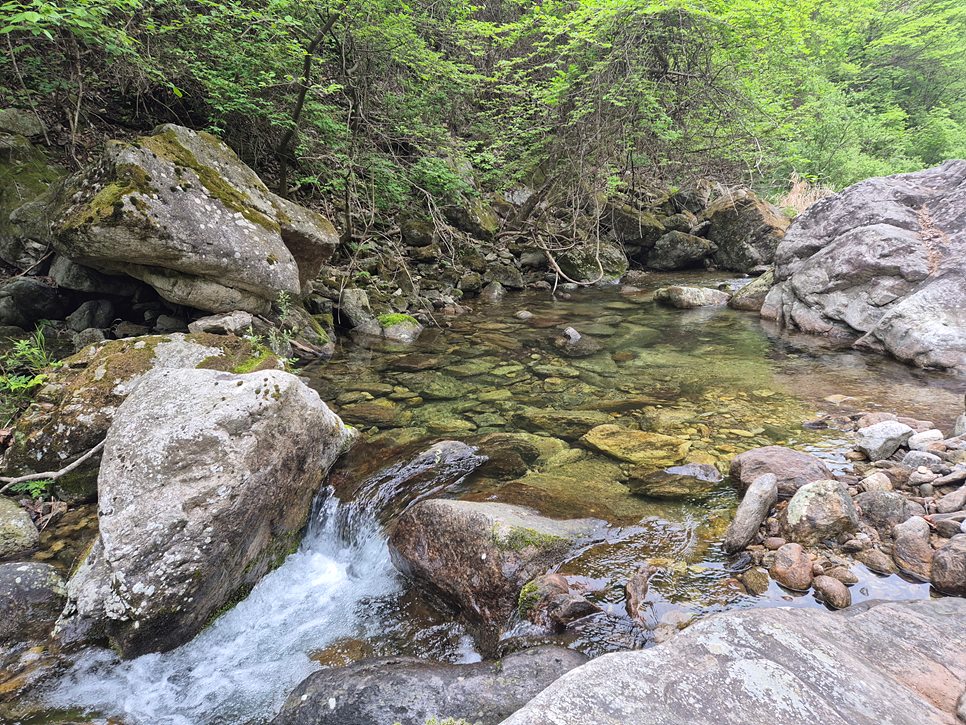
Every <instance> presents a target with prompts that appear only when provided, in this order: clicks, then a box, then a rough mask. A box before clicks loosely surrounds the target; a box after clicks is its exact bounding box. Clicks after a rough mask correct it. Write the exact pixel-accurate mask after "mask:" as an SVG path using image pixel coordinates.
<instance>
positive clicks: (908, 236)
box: [761, 161, 966, 369]
mask: <svg viewBox="0 0 966 725" xmlns="http://www.w3.org/2000/svg"><path fill="white" fill-rule="evenodd" d="M964 255H966V161H948V162H946V163H945V164H943V165H941V166H937V167H935V168H932V169H927V170H925V171H918V172H915V173H912V174H899V175H896V176H888V177H884V178H877V179H869V180H867V181H863V182H861V183H859V184H856V185H854V186H851V187H849V188H848V189H846V190H845V191H843V192H841V193H840V194H836V195H834V196H831V197H828V198H826V199H823V200H822V201H819V202H818V203H816V204H814V205H813V206H811V207H810V208H809V209H808V210H806V211H805V212H804V213H803V214H802V215H801V216H799V217H798V218H797V219H796V220H795V222H794V223H793V224H792V226H791V228H790V229H789V230H788V233H787V234H786V235H785V238H784V240H783V241H782V243H781V244H780V245H779V247H778V251H777V253H776V256H775V278H776V280H777V282H778V284H777V285H776V286H775V287H774V288H773V289H772V291H771V292H770V293H769V295H768V298H767V299H766V301H765V305H764V306H763V307H762V311H761V314H762V316H764V317H767V318H769V319H775V320H777V321H778V322H779V323H781V324H784V325H788V326H791V327H798V328H800V329H802V330H805V331H806V332H814V333H821V334H842V333H846V334H858V335H861V337H859V339H858V340H857V341H856V343H855V344H856V345H857V346H861V347H866V348H870V349H874V350H881V351H886V352H889V353H891V354H892V355H894V356H895V357H897V358H899V359H900V360H904V361H906V362H910V363H913V364H915V365H918V366H920V367H939V368H954V369H966V266H964V265H963V258H964Z"/></svg>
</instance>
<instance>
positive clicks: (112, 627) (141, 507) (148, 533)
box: [58, 370, 349, 657]
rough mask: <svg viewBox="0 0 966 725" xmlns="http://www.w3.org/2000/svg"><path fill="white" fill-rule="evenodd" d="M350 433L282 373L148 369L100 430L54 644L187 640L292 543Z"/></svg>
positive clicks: (153, 647)
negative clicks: (92, 519)
mask: <svg viewBox="0 0 966 725" xmlns="http://www.w3.org/2000/svg"><path fill="white" fill-rule="evenodd" d="M348 439H349V432H348V430H347V429H346V428H345V426H344V425H343V424H342V421H340V420H339V418H338V417H337V416H336V415H335V414H333V413H332V412H331V411H330V410H329V409H328V408H327V407H326V406H325V404H324V403H323V402H322V401H321V400H320V399H319V396H318V394H317V393H316V392H315V391H313V390H311V389H310V388H308V387H307V386H306V385H305V384H304V383H302V382H301V381H300V380H299V379H298V378H296V377H295V376H294V375H290V374H289V373H283V372H281V371H278V370H266V371H263V372H259V373H252V374H248V375H233V374H230V373H222V372H217V371H214V370H155V371H152V372H150V373H148V374H147V375H145V376H144V377H143V378H142V380H141V382H140V384H139V385H138V386H137V388H136V390H135V391H134V392H133V393H132V394H131V395H130V396H128V398H127V399H126V400H125V401H124V403H123V404H122V405H121V407H120V408H119V410H118V411H117V414H116V416H115V418H114V422H113V424H112V426H111V429H110V431H109V432H108V436H107V443H106V445H105V448H104V457H103V461H102V463H101V469H100V473H99V476H98V498H99V510H98V529H99V533H98V537H97V539H96V541H95V543H94V545H93V548H92V549H91V551H90V553H89V554H88V555H87V557H86V559H85V560H84V562H83V563H82V564H81V566H80V568H79V569H78V570H77V572H76V573H75V574H74V575H73V576H72V577H71V579H70V581H69V582H68V594H69V600H68V604H67V606H66V608H65V609H64V614H63V616H62V617H61V620H60V622H59V623H58V632H59V634H60V637H61V638H62V640H64V641H65V642H77V641H79V640H89V639H99V638H102V637H106V638H108V639H109V640H110V641H111V642H112V644H113V645H114V646H115V647H116V648H117V649H118V650H119V651H120V652H121V654H122V655H123V656H125V657H132V656H137V655H140V654H144V653H145V652H152V651H165V650H169V649H172V648H173V647H176V646H178V645H180V644H182V643H184V642H186V641H187V640H188V639H190V638H191V637H193V636H194V635H195V634H197V633H198V632H199V631H200V630H201V628H202V627H203V626H204V625H205V623H206V622H207V621H208V620H209V619H210V617H211V616H212V615H213V614H214V613H215V612H217V611H218V610H219V609H220V608H221V607H223V606H224V605H225V604H226V603H227V602H230V601H233V599H234V598H236V597H238V596H240V595H243V594H244V593H246V592H247V591H248V589H249V588H250V587H251V586H252V585H254V584H255V583H256V582H257V581H258V580H259V579H260V578H261V577H262V576H263V575H264V574H265V573H267V572H268V571H270V570H271V569H272V568H274V567H275V566H277V565H278V564H280V563H281V562H282V560H283V559H284V558H285V556H287V555H288V553H289V552H290V551H291V550H292V548H293V547H294V546H295V545H297V543H298V541H299V537H300V535H301V532H302V529H303V527H304V526H305V523H306V520H307V518H308V515H309V510H310V508H311V502H312V499H313V497H314V495H315V493H316V491H318V489H319V486H320V485H321V480H322V475H323V472H324V471H326V470H327V469H328V468H329V467H330V466H331V465H332V463H333V462H334V461H335V459H336V457H337V456H338V455H339V454H340V453H341V452H342V450H343V448H344V446H345V444H346V442H347V440H348Z"/></svg>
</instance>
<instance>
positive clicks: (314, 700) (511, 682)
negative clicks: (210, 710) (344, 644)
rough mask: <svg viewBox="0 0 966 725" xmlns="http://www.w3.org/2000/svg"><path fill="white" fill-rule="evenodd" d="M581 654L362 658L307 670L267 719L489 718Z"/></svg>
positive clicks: (328, 722)
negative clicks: (459, 659) (453, 660)
mask: <svg viewBox="0 0 966 725" xmlns="http://www.w3.org/2000/svg"><path fill="white" fill-rule="evenodd" d="M586 661H587V657H586V656H584V655H582V654H580V653H578V652H574V651H573V650H569V649H565V648H563V647H554V646H543V647H535V648H533V649H528V650H524V651H523V652H516V653H514V654H511V655H507V656H506V657H503V658H502V659H500V660H498V661H494V662H479V663H476V664H470V665H454V664H449V663H443V662H429V661H427V660H421V659H415V658H413V657H387V658H382V659H375V660H367V661H365V662H360V663H357V664H353V665H349V666H348V667H336V668H332V669H327V670H323V671H321V672H316V673H315V674H313V675H310V676H309V677H308V679H306V680H304V681H303V682H302V683H301V684H300V685H299V686H298V687H297V688H296V689H295V691H294V692H292V694H291V695H289V697H288V699H287V700H286V702H285V705H284V706H283V707H282V711H281V712H280V713H279V714H278V716H277V717H276V718H275V719H274V720H273V721H272V722H273V724H274V725H377V724H378V725H383V724H385V725H392V724H393V723H398V724H399V725H426V723H427V722H432V721H433V718H436V720H435V721H436V722H440V723H441V725H442V721H446V722H452V720H447V718H467V719H468V720H467V721H468V722H473V723H478V724H479V725H497V723H499V722H501V721H502V720H503V719H504V718H506V717H507V716H508V715H511V714H512V713H513V712H514V711H516V710H518V709H519V708H521V707H523V706H524V705H525V704H526V703H527V702H529V701H530V699H531V698H533V696H534V695H536V694H537V693H538V692H540V690H542V689H543V688H544V687H546V686H547V685H549V684H550V683H551V682H553V681H554V680H556V679H557V678H558V677H560V676H561V675H563V674H564V673H566V672H568V671H570V670H572V669H573V668H574V667H578V666H580V665H581V664H583V663H584V662H586Z"/></svg>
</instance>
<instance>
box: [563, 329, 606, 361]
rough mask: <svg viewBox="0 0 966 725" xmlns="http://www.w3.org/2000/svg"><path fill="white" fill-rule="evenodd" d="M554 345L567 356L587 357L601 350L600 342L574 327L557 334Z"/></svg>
mask: <svg viewBox="0 0 966 725" xmlns="http://www.w3.org/2000/svg"><path fill="white" fill-rule="evenodd" d="M553 345H554V347H556V348H557V349H558V350H560V351H561V352H563V354H564V355H566V356H567V357H587V356H588V355H593V354H594V353H596V352H600V343H599V342H597V341H596V340H594V338H592V337H589V336H587V335H581V334H580V333H579V332H577V330H575V329H574V328H572V327H568V328H566V329H565V330H564V331H563V333H561V334H560V335H558V336H556V337H555V338H554V340H553Z"/></svg>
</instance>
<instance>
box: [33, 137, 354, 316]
mask: <svg viewBox="0 0 966 725" xmlns="http://www.w3.org/2000/svg"><path fill="white" fill-rule="evenodd" d="M48 207H49V211H48V215H49V216H50V217H51V218H52V219H54V220H55V221H54V223H53V227H52V230H51V241H52V242H53V244H54V246H55V248H56V249H57V251H58V252H59V253H60V254H62V255H64V256H65V257H67V258H69V259H71V260H74V261H75V262H79V263H81V264H84V265H87V266H90V267H93V268H95V269H97V270H99V271H102V272H109V273H114V274H126V275H129V276H131V277H135V278H136V279H140V280H142V281H143V282H146V283H147V284H149V285H151V286H152V287H154V288H155V289H156V290H157V291H158V293H159V294H161V296H162V297H164V298H165V299H167V300H169V301H171V302H174V303H176V304H183V305H188V306H191V307H195V308H198V309H201V310H207V311H209V312H230V311H232V310H236V309H241V310H246V311H249V312H257V313H265V312H267V311H268V310H269V308H270V306H271V303H272V301H273V300H275V299H276V298H277V297H278V295H279V294H280V293H285V294H289V295H298V294H299V293H300V292H301V289H302V285H303V284H304V283H305V282H306V281H308V279H310V278H311V277H313V276H314V275H315V274H317V273H318V271H319V269H320V267H321V265H322V263H323V262H324V261H326V260H327V259H328V258H329V256H331V254H332V252H333V251H334V249H335V247H336V245H337V243H338V237H337V235H336V233H335V230H334V228H333V227H332V225H331V224H329V223H328V222H327V221H326V220H325V219H324V218H323V217H321V216H319V215H318V214H316V213H314V212H312V211H310V210H308V209H304V208H302V207H299V206H297V205H295V204H292V203H291V202H288V201H285V200H283V199H280V198H279V197H277V196H275V195H274V194H272V193H271V192H269V191H268V189H267V188H266V187H265V185H264V184H263V183H262V182H261V180H260V179H259V178H258V176H257V175H256V174H255V172H254V171H252V170H251V169H250V168H248V167H247V166H245V164H243V163H242V162H241V161H240V160H239V159H238V157H237V156H236V155H235V154H234V153H233V152H232V151H231V149H229V148H228V146H226V145H225V144H224V143H223V142H221V141H220V140H218V139H217V138H215V137H214V136H212V135H210V134H207V133H196V132H194V131H191V130H189V129H186V128H183V127H181V126H174V125H166V126H161V127H160V128H158V129H156V131H155V133H154V134H153V135H151V136H145V137H142V138H140V139H138V140H137V141H135V142H132V143H126V142H119V141H114V142H110V143H109V144H108V145H107V148H106V149H105V151H104V154H103V156H102V158H101V159H100V160H99V161H98V162H97V163H95V164H93V165H91V166H89V167H87V168H85V169H83V170H82V171H80V172H78V173H77V174H74V175H72V176H70V177H69V178H67V179H66V180H64V182H63V183H62V185H60V186H58V187H57V188H55V189H54V190H53V191H52V193H51V194H50V195H49V198H48Z"/></svg>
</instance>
